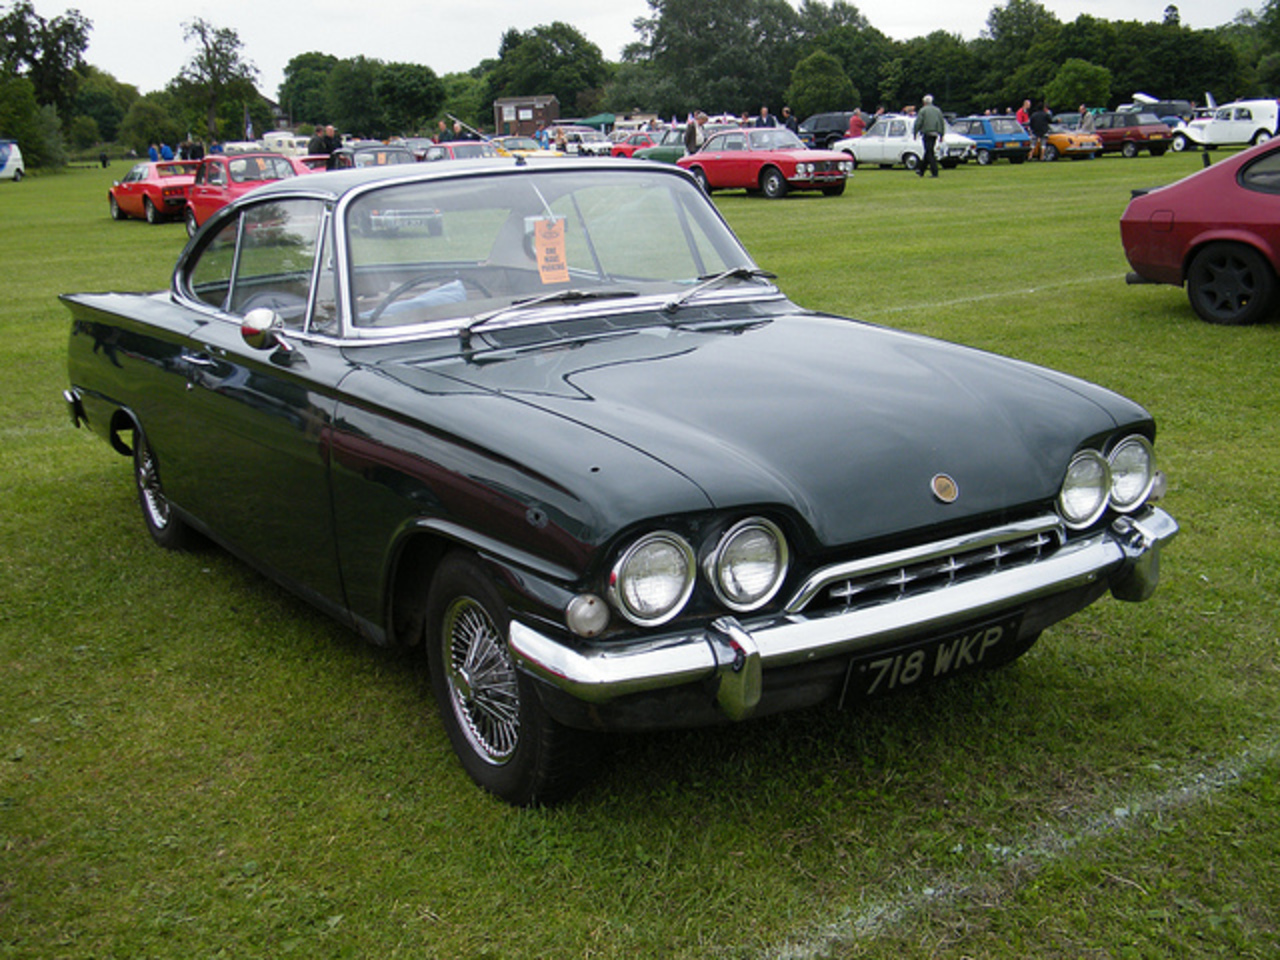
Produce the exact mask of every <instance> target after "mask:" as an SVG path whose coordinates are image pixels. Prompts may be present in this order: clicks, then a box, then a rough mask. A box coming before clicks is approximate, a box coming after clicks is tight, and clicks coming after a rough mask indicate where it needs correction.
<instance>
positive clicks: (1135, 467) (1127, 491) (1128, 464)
mask: <svg viewBox="0 0 1280 960" xmlns="http://www.w3.org/2000/svg"><path fill="white" fill-rule="evenodd" d="M1107 464H1108V465H1109V467H1110V470H1111V506H1112V507H1114V508H1115V509H1116V510H1117V511H1119V512H1120V513H1132V512H1133V511H1134V510H1137V509H1138V508H1139V507H1141V506H1142V505H1143V504H1144V503H1146V502H1147V498H1148V497H1149V496H1150V495H1151V491H1152V488H1154V487H1155V484H1156V477H1157V475H1158V472H1159V471H1158V470H1157V469H1156V453H1155V448H1154V447H1153V446H1152V445H1151V441H1150V440H1148V439H1147V438H1146V437H1144V436H1142V435H1141V434H1136V433H1135V434H1133V435H1132V436H1128V437H1125V438H1124V439H1123V440H1121V441H1120V442H1119V443H1117V444H1116V445H1115V447H1114V448H1112V450H1111V453H1110V454H1108V455H1107Z"/></svg>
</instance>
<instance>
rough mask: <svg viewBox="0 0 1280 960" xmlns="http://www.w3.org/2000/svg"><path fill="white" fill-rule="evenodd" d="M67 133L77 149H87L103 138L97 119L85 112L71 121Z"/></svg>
mask: <svg viewBox="0 0 1280 960" xmlns="http://www.w3.org/2000/svg"><path fill="white" fill-rule="evenodd" d="M67 135H68V136H69V137H70V138H71V145H72V146H73V147H75V148H76V149H77V150H87V149H89V148H90V147H92V146H93V145H94V144H95V143H98V142H99V141H100V140H101V139H102V134H101V133H100V132H99V131H98V123H97V121H96V120H94V119H93V117H86V116H84V115H83V114H81V115H80V116H78V117H76V118H74V119H73V120H72V121H71V126H70V129H68V131H67Z"/></svg>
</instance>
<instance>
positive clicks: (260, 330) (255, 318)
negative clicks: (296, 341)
mask: <svg viewBox="0 0 1280 960" xmlns="http://www.w3.org/2000/svg"><path fill="white" fill-rule="evenodd" d="M283 330H284V323H283V322H282V321H281V319H280V315H279V314H277V313H276V312H275V311H274V310H272V309H271V308H270V307H258V308H257V309H254V310H250V311H249V312H248V313H246V314H245V315H244V319H243V320H242V321H240V336H241V337H243V338H244V342H245V343H247V344H248V345H249V346H251V347H253V349H255V350H274V349H275V348H276V347H280V348H281V349H283V350H286V351H287V350H292V349H293V348H292V347H290V346H289V344H288V343H287V342H286V341H285V339H284V338H283V337H282V336H281V333H282V332H283Z"/></svg>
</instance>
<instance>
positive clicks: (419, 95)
mask: <svg viewBox="0 0 1280 960" xmlns="http://www.w3.org/2000/svg"><path fill="white" fill-rule="evenodd" d="M373 92H374V95H375V96H376V97H377V98H378V103H379V104H380V105H381V106H382V113H383V116H384V117H385V118H386V122H387V125H388V126H389V127H390V128H391V130H392V131H393V132H395V133H401V134H405V133H416V132H419V131H421V130H422V129H423V127H424V126H425V124H426V122H427V120H428V119H429V118H431V117H434V116H435V114H436V110H437V109H438V108H439V107H440V104H441V103H443V102H444V84H443V83H441V82H440V78H439V77H437V76H436V73H435V71H434V70H432V69H431V68H430V67H424V66H419V65H418V64H416V63H388V64H384V65H383V67H382V70H381V71H379V73H378V77H377V79H376V80H375V81H374V91H373Z"/></svg>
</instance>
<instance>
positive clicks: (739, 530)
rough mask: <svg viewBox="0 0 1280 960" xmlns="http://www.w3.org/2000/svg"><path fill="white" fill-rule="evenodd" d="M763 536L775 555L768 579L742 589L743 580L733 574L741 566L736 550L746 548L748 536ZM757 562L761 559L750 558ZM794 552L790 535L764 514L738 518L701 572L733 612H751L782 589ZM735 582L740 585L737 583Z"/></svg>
mask: <svg viewBox="0 0 1280 960" xmlns="http://www.w3.org/2000/svg"><path fill="white" fill-rule="evenodd" d="M762 536H763V537H764V538H765V540H767V541H768V542H769V543H771V544H772V545H773V549H772V552H773V558H772V561H771V562H770V564H769V566H770V568H771V569H770V570H769V573H768V576H767V578H766V579H765V580H764V581H762V582H761V583H760V584H758V585H757V586H755V587H754V588H752V589H750V590H748V591H743V590H742V589H741V581H738V580H737V578H736V577H734V576H733V572H734V570H736V569H738V568H737V566H736V563H737V562H738V560H735V555H734V552H735V549H738V548H741V547H743V545H744V544H745V543H746V541H748V540H749V539H752V538H756V540H757V543H758V542H760V540H759V538H760V537H762ZM750 562H758V561H750ZM790 563H791V554H790V548H789V547H788V546H787V538H786V536H785V535H784V534H783V532H782V530H781V529H780V528H779V527H778V525H777V524H775V523H773V522H772V521H770V520H766V519H765V518H764V517H748V518H746V519H744V520H739V521H738V522H737V523H735V524H734V525H733V526H731V527H730V528H729V529H728V530H726V531H725V532H724V533H723V534H722V535H721V536H720V538H719V540H718V541H717V542H716V545H715V548H714V549H713V550H712V551H711V552H710V553H709V554H707V556H706V558H705V559H704V560H703V565H702V572H703V575H704V576H705V577H706V578H707V582H709V583H710V584H711V589H712V590H713V591H714V593H715V595H716V599H717V600H719V601H720V603H721V604H723V605H724V606H725V607H727V608H728V609H729V610H732V611H733V612H734V613H750V612H751V611H753V610H759V609H760V608H761V607H763V606H764V605H765V604H767V603H769V601H771V600H772V599H773V598H774V597H775V596H777V594H778V591H779V590H780V589H782V584H783V581H785V580H786V578H787V571H788V569H789V568H790ZM735 581H737V582H738V586H735Z"/></svg>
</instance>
